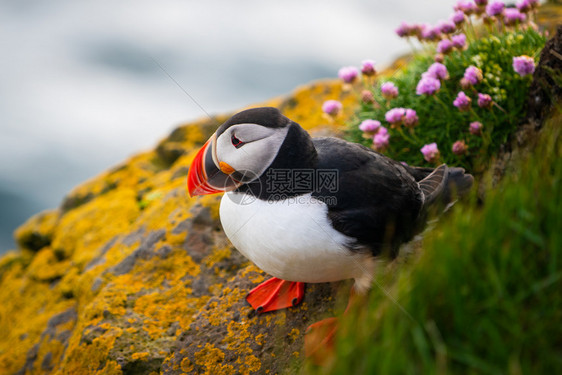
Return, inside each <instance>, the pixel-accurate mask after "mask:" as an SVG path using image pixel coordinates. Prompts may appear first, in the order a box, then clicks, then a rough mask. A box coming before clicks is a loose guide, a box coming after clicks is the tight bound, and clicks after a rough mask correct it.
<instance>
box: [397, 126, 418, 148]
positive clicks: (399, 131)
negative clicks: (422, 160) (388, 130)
mask: <svg viewBox="0 0 562 375" xmlns="http://www.w3.org/2000/svg"><path fill="white" fill-rule="evenodd" d="M397 130H398V133H400V135H401V136H402V138H404V139H405V140H406V141H408V143H410V144H412V145H414V146H416V145H418V142H416V141H415V140H414V139H412V138H410V137H409V136H407V135H406V133H404V130H402V126H399V127H398V128H397Z"/></svg>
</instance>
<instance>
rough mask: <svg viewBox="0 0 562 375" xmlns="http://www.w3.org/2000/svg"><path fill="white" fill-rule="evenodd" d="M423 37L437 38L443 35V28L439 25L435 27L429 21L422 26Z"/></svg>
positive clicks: (426, 38)
mask: <svg viewBox="0 0 562 375" xmlns="http://www.w3.org/2000/svg"><path fill="white" fill-rule="evenodd" d="M420 29H421V37H422V39H425V40H429V41H432V40H437V39H439V37H440V35H441V30H440V29H439V28H438V27H433V26H431V25H429V24H427V23H425V24H423V25H421V26H420Z"/></svg>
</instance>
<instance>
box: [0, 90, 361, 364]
mask: <svg viewBox="0 0 562 375" xmlns="http://www.w3.org/2000/svg"><path fill="white" fill-rule="evenodd" d="M340 97H341V98H343V103H344V107H345V110H344V114H343V117H342V118H341V119H339V120H338V121H336V122H330V121H327V120H326V119H325V118H324V117H323V114H322V111H321V106H322V103H323V102H324V101H325V100H328V99H335V98H340ZM356 99H357V98H356V93H354V92H348V93H342V88H341V84H340V83H339V82H336V81H326V82H315V83H313V84H311V85H309V86H303V87H300V88H298V89H297V90H296V91H295V93H294V94H293V95H292V96H289V97H286V98H276V99H273V100H271V101H268V102H266V103H262V104H261V105H272V106H278V107H279V108H280V109H281V110H282V112H283V113H284V114H285V115H287V116H289V117H290V118H292V119H293V120H295V121H297V122H299V123H300V124H301V125H302V126H303V127H304V128H306V129H309V130H312V131H315V130H319V129H320V130H319V131H321V132H326V131H327V130H328V131H335V130H337V129H338V126H339V125H341V124H342V123H343V121H344V120H345V118H346V116H349V115H350V114H351V113H352V106H353V103H354V101H355V100H356ZM227 118H228V115H223V116H218V117H215V118H212V119H202V120H199V121H196V122H193V123H191V124H187V125H183V126H180V127H178V128H177V129H176V130H174V131H173V132H172V133H171V134H170V136H169V137H167V138H166V139H164V140H162V141H161V142H159V143H158V145H157V146H156V148H155V149H154V150H151V151H148V152H143V153H139V154H137V155H135V156H132V157H130V158H129V159H128V160H126V161H125V162H124V163H122V164H121V165H119V166H117V167H115V168H112V169H110V170H108V171H107V172H104V173H102V174H100V175H99V176H97V177H95V178H93V179H91V180H89V181H87V182H85V183H84V184H82V185H80V186H78V187H76V188H75V189H73V190H72V191H71V192H70V193H69V194H68V195H67V197H65V199H64V201H63V202H62V205H61V207H60V208H59V209H57V210H51V211H46V212H43V213H40V214H38V215H36V216H34V217H32V218H31V219H30V220H28V221H27V222H26V223H25V224H23V225H22V226H21V227H20V228H19V229H18V230H17V231H16V239H17V243H18V247H19V249H18V250H17V251H16V252H11V253H8V254H6V255H4V256H3V257H2V258H0V300H1V301H3V303H2V304H1V305H0V332H2V339H1V340H0V373H18V372H19V373H21V374H32V373H56V374H121V373H147V374H149V373H162V372H163V373H169V374H179V373H180V371H183V372H184V373H191V372H198V373H208V374H218V373H221V374H235V373H240V374H252V373H265V372H267V371H268V370H269V369H271V368H275V369H276V370H275V371H273V372H280V370H279V369H280V368H281V367H278V366H281V364H280V362H279V358H289V357H291V354H292V353H293V352H294V351H295V350H300V345H301V339H302V332H304V328H305V325H306V324H307V318H306V317H305V315H303V314H304V313H303V311H304V309H303V308H301V307H297V308H292V309H289V311H281V312H279V313H274V314H269V315H267V316H257V315H255V314H253V313H252V309H251V308H250V307H249V306H248V304H247V303H246V302H245V299H244V298H245V296H246V294H247V293H248V291H249V290H250V289H251V288H252V287H253V286H255V285H256V284H257V283H259V282H261V281H263V280H264V279H265V275H264V273H263V272H261V271H260V270H259V269H258V268H256V267H255V266H253V265H251V264H249V262H248V261H247V260H246V259H245V258H243V257H242V256H241V255H240V254H239V253H238V252H237V251H236V250H235V249H234V248H233V247H232V245H231V244H230V243H229V241H228V240H227V238H226V236H225V235H224V233H223V232H222V230H221V226H220V222H219V204H220V199H221V197H220V196H218V195H215V196H205V197H199V198H190V197H189V196H188V194H187V192H186V176H187V171H188V168H189V165H190V164H191V161H192V160H193V158H194V156H195V154H196V152H197V149H198V148H199V147H201V146H202V145H203V144H204V142H205V141H206V140H207V139H208V137H209V136H210V135H211V134H212V133H213V132H214V131H215V130H216V128H217V127H218V125H219V124H220V123H222V122H223V121H225V120H226V119H227ZM340 121H341V123H340ZM314 293H316V294H313V295H312V297H311V298H314V296H315V295H316V298H317V299H318V301H320V302H322V303H326V302H325V300H324V299H322V298H321V297H318V296H322V293H327V290H324V292H322V289H318V290H316V291H315V292H314ZM311 303H313V304H314V301H313V300H307V302H306V303H305V304H303V306H310V305H311ZM328 305H329V304H328ZM277 337H280V338H281V341H279V340H278V339H277ZM275 353H278V354H279V355H277V356H276V354H275Z"/></svg>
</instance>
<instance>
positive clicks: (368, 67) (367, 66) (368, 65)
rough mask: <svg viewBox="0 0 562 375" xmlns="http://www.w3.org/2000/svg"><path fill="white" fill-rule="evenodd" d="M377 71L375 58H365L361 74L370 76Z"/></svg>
mask: <svg viewBox="0 0 562 375" xmlns="http://www.w3.org/2000/svg"><path fill="white" fill-rule="evenodd" d="M376 73H377V71H376V70H375V62H374V61H373V60H363V62H362V63H361V74H363V75H364V76H367V77H370V76H374V75H375V74H376Z"/></svg>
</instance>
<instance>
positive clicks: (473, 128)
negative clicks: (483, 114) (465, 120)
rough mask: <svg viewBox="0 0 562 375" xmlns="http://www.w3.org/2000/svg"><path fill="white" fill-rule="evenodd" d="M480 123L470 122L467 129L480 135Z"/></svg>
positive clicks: (473, 133)
mask: <svg viewBox="0 0 562 375" xmlns="http://www.w3.org/2000/svg"><path fill="white" fill-rule="evenodd" d="M482 127H483V126H482V123H481V122H478V121H474V122H471V123H470V125H469V126H468V130H469V131H470V134H472V135H480V134H482Z"/></svg>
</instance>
